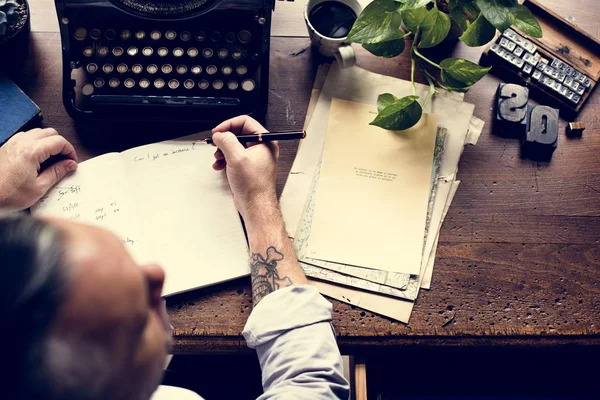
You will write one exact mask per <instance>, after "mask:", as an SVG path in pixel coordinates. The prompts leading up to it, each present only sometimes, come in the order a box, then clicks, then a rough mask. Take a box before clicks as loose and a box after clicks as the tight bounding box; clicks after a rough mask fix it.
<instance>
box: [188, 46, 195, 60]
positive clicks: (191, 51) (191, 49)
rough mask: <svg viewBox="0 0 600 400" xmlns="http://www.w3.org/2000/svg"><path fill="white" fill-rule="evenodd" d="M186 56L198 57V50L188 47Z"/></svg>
mask: <svg viewBox="0 0 600 400" xmlns="http://www.w3.org/2000/svg"><path fill="white" fill-rule="evenodd" d="M187 54H188V56H190V57H192V58H194V57H196V56H197V55H198V49H197V48H195V47H190V48H189V49H188V51H187Z"/></svg>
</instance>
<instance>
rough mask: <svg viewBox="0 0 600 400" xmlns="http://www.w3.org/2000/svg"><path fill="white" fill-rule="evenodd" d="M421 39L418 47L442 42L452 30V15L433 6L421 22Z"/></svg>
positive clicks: (424, 47) (431, 45)
mask: <svg viewBox="0 0 600 400" xmlns="http://www.w3.org/2000/svg"><path fill="white" fill-rule="evenodd" d="M421 30H422V33H421V40H420V41H419V44H418V46H417V47H419V48H420V49H427V48H430V47H434V46H437V45H438V44H440V43H442V41H443V40H444V39H446V36H448V32H450V17H449V16H448V15H447V14H445V13H443V12H441V11H440V10H438V9H437V8H432V9H431V10H429V11H428V12H427V17H426V18H425V19H424V20H423V23H422V24H421Z"/></svg>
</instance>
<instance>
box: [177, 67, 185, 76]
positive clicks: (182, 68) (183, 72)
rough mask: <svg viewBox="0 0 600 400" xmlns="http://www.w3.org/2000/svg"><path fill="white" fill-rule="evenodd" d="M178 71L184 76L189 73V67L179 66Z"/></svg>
mask: <svg viewBox="0 0 600 400" xmlns="http://www.w3.org/2000/svg"><path fill="white" fill-rule="evenodd" d="M176 70H177V73H178V74H181V75H183V74H185V73H186V72H187V67H186V66H185V65H178V66H177V69H176Z"/></svg>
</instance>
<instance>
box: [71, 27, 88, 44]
mask: <svg viewBox="0 0 600 400" xmlns="http://www.w3.org/2000/svg"><path fill="white" fill-rule="evenodd" d="M74 36H75V39H77V40H80V41H81V40H85V38H86V37H87V29H85V28H77V29H76V30H75V34H74Z"/></svg>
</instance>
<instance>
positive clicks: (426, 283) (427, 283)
mask: <svg viewBox="0 0 600 400" xmlns="http://www.w3.org/2000/svg"><path fill="white" fill-rule="evenodd" d="M459 185H460V181H454V182H452V187H451V189H450V194H449V195H448V200H447V201H446V204H445V206H444V212H443V213H442V218H441V220H440V228H438V230H437V233H436V237H435V243H434V245H433V248H432V249H431V253H430V255H429V262H428V263H427V267H426V268H425V272H424V273H423V280H422V281H421V288H423V289H431V279H432V277H433V267H434V263H435V253H436V251H437V246H438V240H439V234H440V229H441V225H442V223H443V222H444V219H446V214H447V213H448V210H449V209H450V205H451V204H452V200H454V195H455V194H456V191H457V190H458V186H459Z"/></svg>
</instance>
